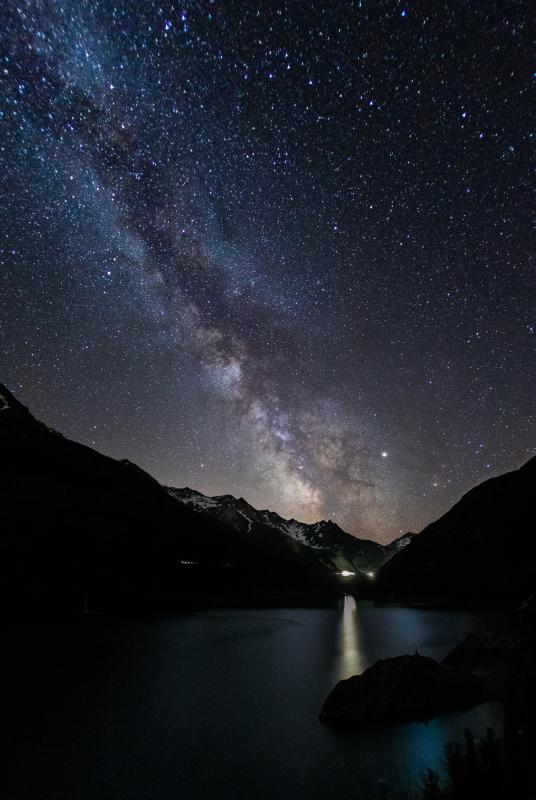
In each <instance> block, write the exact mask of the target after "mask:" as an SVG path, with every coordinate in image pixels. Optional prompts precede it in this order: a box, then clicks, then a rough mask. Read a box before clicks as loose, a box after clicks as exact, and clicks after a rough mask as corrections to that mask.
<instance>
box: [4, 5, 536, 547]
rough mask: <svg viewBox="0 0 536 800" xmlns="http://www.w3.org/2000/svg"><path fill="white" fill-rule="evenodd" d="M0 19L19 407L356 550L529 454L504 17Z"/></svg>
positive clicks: (523, 105)
mask: <svg viewBox="0 0 536 800" xmlns="http://www.w3.org/2000/svg"><path fill="white" fill-rule="evenodd" d="M0 13H1V15H2V30H3V32H4V35H3V42H2V49H1V59H0V81H1V86H2V98H1V117H0V121H1V142H0V146H1V149H0V156H1V158H2V162H3V163H2V184H3V185H2V195H1V197H2V200H1V201H0V202H1V204H2V208H3V212H4V213H3V214H2V220H3V221H2V223H1V225H2V228H1V231H0V236H1V239H0V245H1V252H0V259H1V273H0V337H1V348H2V349H1V352H2V370H1V373H2V380H4V381H5V382H6V383H7V385H8V386H10V388H11V389H12V390H13V391H15V393H16V394H17V395H18V396H19V398H20V399H21V400H22V401H23V402H25V403H27V404H28V405H29V406H30V408H31V409H32V410H33V411H34V413H35V414H36V416H38V417H40V418H42V419H44V420H46V421H47V422H48V423H49V424H51V425H53V426H54V427H56V428H57V429H59V430H61V431H62V432H64V433H65V434H66V435H68V436H70V437H73V438H75V439H77V440H79V441H83V442H85V443H87V444H90V445H92V446H95V447H97V448H98V449H99V450H102V451H103V452H106V453H109V454H110V455H113V456H116V457H122V458H125V457H126V458H129V459H130V460H132V461H135V462H137V463H138V464H140V466H142V467H144V468H145V469H147V470H148V471H149V472H151V473H152V474H153V475H154V476H155V477H157V478H158V479H159V480H160V481H162V482H164V483H167V484H171V485H175V486H182V485H190V486H192V487H194V488H196V489H198V490H200V491H203V492H205V493H208V494H216V493H232V494H235V495H237V496H240V495H242V496H244V497H245V498H246V499H247V500H248V501H249V502H251V503H252V504H253V505H255V506H257V507H260V508H265V507H268V508H271V509H273V510H275V511H278V512H279V513H281V514H283V515H285V516H294V517H296V518H299V519H303V520H304V521H315V520H317V519H320V518H331V519H333V520H334V521H336V522H337V523H339V524H340V525H341V526H342V527H343V528H345V529H346V530H349V531H351V532H353V533H355V534H357V535H360V536H366V537H370V538H375V539H377V540H379V541H382V542H387V541H389V540H390V539H392V538H394V537H395V536H398V535H399V534H400V533H401V532H405V531H406V530H419V529H421V528H422V527H423V526H424V525H425V524H427V523H428V522H430V521H431V520H432V519H434V518H435V517H437V516H438V515H439V514H441V513H443V512H444V511H445V510H446V509H447V508H448V507H449V506H450V505H451V504H452V503H453V502H455V501H456V500H457V499H458V498H459V496H460V495H461V494H462V493H463V492H464V491H466V490H467V489H469V488H470V487H471V486H473V485H474V484H475V483H476V482H478V481H481V480H483V479H485V478H486V477H489V476H490V475H493V474H498V473H500V472H503V471H505V470H508V469H512V468H515V467H517V466H519V465H520V464H521V463H523V462H524V461H525V460H527V459H528V458H529V456H530V455H532V454H534V445H535V436H534V434H535V427H536V426H535V418H536V415H535V400H534V390H533V387H534V381H535V378H536V375H535V373H536V347H535V343H536V334H535V326H536V313H535V307H536V303H535V301H536V288H535V287H536V282H535V274H534V265H533V262H532V261H531V258H530V253H531V251H532V250H533V233H532V230H533V228H532V219H531V206H532V198H533V192H532V183H531V178H532V175H531V172H530V165H531V164H530V162H531V157H532V153H533V147H534V136H533V132H532V129H533V126H532V122H533V117H532V114H531V110H532V108H533V102H534V97H533V95H534V91H533V89H534V83H535V79H534V69H533V66H532V67H531V63H530V57H529V30H528V27H529V19H530V16H529V8H528V4H527V3H525V2H513V1H510V2H498V1H497V2H495V0H487V1H486V2H474V3H471V4H467V3H464V2H454V3H448V4H447V3H440V2H422V3H420V2H414V3H398V2H386V1H385V0H374V2H372V0H370V2H367V1H366V0H362V1H361V2H340V1H337V2H335V1H333V2H327V3H322V4H321V3H316V2H315V3H312V2H301V1H300V0H296V1H295V2H291V1H290V0H287V1H286V2H285V0H280V2H277V0H274V1H273V2H268V0H255V1H250V2H234V1H233V0H227V2H225V1H224V0H206V1H205V2H200V1H199V2H184V3H181V4H177V3H174V2H160V3H156V2H150V1H149V0H139V1H138V2H134V0H125V2H121V3H119V2H117V3H115V2H113V1H112V0H107V1H105V0H101V1H98V0H97V1H94V2H86V1H85V0H72V2H62V0H58V1H57V2H54V3H51V2H49V1H48V0H20V2H18V3H16V4H15V3H10V4H8V7H6V8H5V9H4V10H3V11H2V12H0ZM532 207H533V206H532Z"/></svg>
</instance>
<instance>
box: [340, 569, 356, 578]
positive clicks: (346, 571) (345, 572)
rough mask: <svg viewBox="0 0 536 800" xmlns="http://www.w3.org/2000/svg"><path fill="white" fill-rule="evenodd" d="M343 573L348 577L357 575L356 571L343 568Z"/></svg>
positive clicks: (344, 576)
mask: <svg viewBox="0 0 536 800" xmlns="http://www.w3.org/2000/svg"><path fill="white" fill-rule="evenodd" d="M341 575H342V576H343V578H348V577H349V576H350V575H355V572H349V571H348V570H347V569H343V571H342V572H341Z"/></svg>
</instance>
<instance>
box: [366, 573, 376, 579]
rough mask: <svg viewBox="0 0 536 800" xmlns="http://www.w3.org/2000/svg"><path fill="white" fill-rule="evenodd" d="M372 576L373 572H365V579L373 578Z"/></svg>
mask: <svg viewBox="0 0 536 800" xmlns="http://www.w3.org/2000/svg"><path fill="white" fill-rule="evenodd" d="M374 574H375V573H374V572H367V578H373V577H374Z"/></svg>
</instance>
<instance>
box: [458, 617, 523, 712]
mask: <svg viewBox="0 0 536 800" xmlns="http://www.w3.org/2000/svg"><path fill="white" fill-rule="evenodd" d="M518 645H519V636H518V635H517V634H516V633H515V632H510V633H503V634H500V633H484V634H471V635H470V636H468V637H467V638H466V639H465V640H464V641H463V642H461V644H459V645H457V646H456V647H455V648H454V650H451V652H450V653H449V654H448V656H447V657H446V658H445V659H444V661H443V664H444V665H445V666H449V667H456V668H457V669H459V670H463V671H466V672H470V673H471V674H472V675H474V676H475V677H476V678H478V679H480V680H481V681H482V684H483V688H484V693H485V696H486V698H485V699H486V700H504V699H505V693H506V684H507V679H508V669H509V665H510V664H511V662H512V657H513V654H514V652H515V651H516V649H517V647H518Z"/></svg>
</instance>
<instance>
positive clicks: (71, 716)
mask: <svg viewBox="0 0 536 800" xmlns="http://www.w3.org/2000/svg"><path fill="white" fill-rule="evenodd" d="M494 619H495V618H492V617H487V616H485V615H482V614H476V613H468V612H453V611H436V610H425V609H415V608H404V607H396V606H375V605H374V604H372V603H366V602H362V603H358V604H357V606H356V603H355V601H354V599H353V598H351V597H346V598H345V599H344V600H342V599H341V602H340V604H339V607H338V608H335V607H334V608H286V609H281V608H277V609H248V610H243V609H240V610H234V609H232V610H216V611H204V612H199V613H192V614H188V615H184V616H180V617H176V618H173V619H169V618H168V619H160V620H147V621H125V620H113V619H107V618H105V617H87V618H79V619H78V620H73V621H72V622H71V623H69V624H56V625H53V624H47V625H39V626H38V625H26V626H17V627H12V628H11V629H9V630H7V631H6V632H5V636H4V641H5V643H6V644H7V647H6V651H5V652H6V656H4V663H5V665H6V666H7V667H8V677H7V678H6V679H5V680H4V682H3V686H2V689H1V693H2V695H3V696H2V707H3V708H4V709H5V710H6V711H5V713H4V715H3V723H2V737H3V741H2V753H3V758H2V766H1V768H0V798H2V800H37V798H39V799H40V800H52V799H53V800H122V799H123V798H124V799H125V800H172V799H173V800H178V799H179V798H181V800H189V799H190V798H192V799H193V798H199V800H222V799H223V798H232V800H246V798H247V800H276V798H277V800H301V799H302V798H303V800H315V799H316V798H319V799H320V798H326V799H327V798H330V800H339V798H341V800H342V798H344V800H348V798H352V797H355V798H356V800H358V798H359V800H368V798H371V799H372V798H376V797H381V796H382V794H383V793H384V792H385V787H387V786H389V787H394V788H395V789H396V788H398V787H403V786H404V785H407V784H408V782H410V781H412V780H414V779H416V778H418V777H419V775H421V774H422V772H423V771H424V769H425V768H427V767H432V768H435V769H439V768H440V767H441V758H442V749H443V745H444V743H445V742H446V741H447V740H449V739H452V738H455V737H459V736H461V735H462V734H463V730H464V728H467V727H470V728H471V729H473V730H474V731H480V732H483V731H484V730H485V729H486V727H488V726H490V725H491V726H494V727H499V726H500V723H501V715H502V708H501V706H500V705H499V704H491V703H487V704H483V705H480V706H477V707H476V708H474V709H470V710H466V711H460V712H457V713H450V714H446V715H443V716H441V717H438V718H436V719H434V720H433V721H431V722H429V723H428V724H425V723H413V724H404V725H389V726H386V725H376V726H372V727H369V728H367V729H363V730H361V731H360V732H358V733H352V734H342V733H340V732H337V731H334V730H332V729H330V728H329V727H327V726H325V725H324V724H322V723H320V722H319V721H318V713H319V712H320V709H321V706H322V703H323V701H324V699H325V697H326V695H327V694H328V692H329V691H330V689H331V688H332V687H333V686H334V684H335V683H336V682H337V681H338V680H339V679H341V678H345V677H348V676H350V675H353V674H355V673H358V672H361V671H362V670H363V669H365V668H366V667H368V666H370V665H371V664H373V663H374V662H375V661H376V660H377V659H379V658H385V657H388V656H394V655H399V654H402V653H413V652H414V651H415V649H416V648H418V650H419V652H420V653H422V654H423V655H429V656H433V657H434V658H439V659H440V658H442V657H444V656H445V655H446V654H447V652H448V651H449V650H450V649H451V648H452V647H453V646H454V645H455V644H456V643H458V642H459V641H460V640H461V639H462V638H463V637H464V636H465V635H466V634H467V633H469V632H472V631H478V630H482V629H486V628H487V627H489V625H490V623H491V622H492V621H494Z"/></svg>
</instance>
